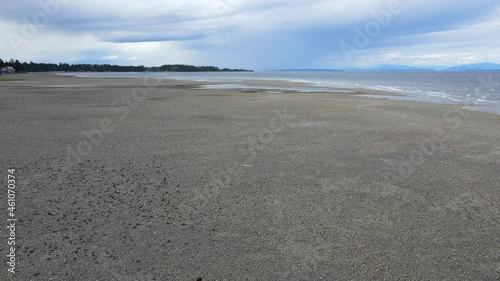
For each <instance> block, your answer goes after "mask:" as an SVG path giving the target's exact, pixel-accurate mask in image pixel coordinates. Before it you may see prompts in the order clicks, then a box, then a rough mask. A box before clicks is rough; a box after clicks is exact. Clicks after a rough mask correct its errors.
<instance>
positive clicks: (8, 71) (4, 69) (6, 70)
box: [0, 66, 16, 73]
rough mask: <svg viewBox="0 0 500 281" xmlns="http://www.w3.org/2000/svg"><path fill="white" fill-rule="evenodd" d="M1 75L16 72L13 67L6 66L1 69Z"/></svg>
mask: <svg viewBox="0 0 500 281" xmlns="http://www.w3.org/2000/svg"><path fill="white" fill-rule="evenodd" d="M0 72H1V73H15V72H16V70H15V69H14V68H13V67H12V66H5V67H2V68H1V69H0Z"/></svg>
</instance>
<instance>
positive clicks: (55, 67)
mask: <svg viewBox="0 0 500 281" xmlns="http://www.w3.org/2000/svg"><path fill="white" fill-rule="evenodd" d="M5 66H12V67H13V68H14V69H15V70H16V72H17V73H26V72H51V71H64V72H146V71H151V72H173V71H176V72H217V71H247V72H251V71H252V70H246V69H230V68H222V69H220V68H218V67H215V66H194V65H186V64H166V65H162V66H152V67H146V66H144V65H137V66H133V65H129V66H124V65H111V64H68V63H59V64H55V63H34V62H29V63H27V62H20V61H19V60H14V59H10V60H9V61H7V60H5V61H4V60H2V59H0V68H2V67H5Z"/></svg>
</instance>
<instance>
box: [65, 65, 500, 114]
mask: <svg viewBox="0 0 500 281" xmlns="http://www.w3.org/2000/svg"><path fill="white" fill-rule="evenodd" d="M65 75H74V76H79V77H92V78H146V77H155V78H165V79H181V80H195V81H205V82H219V83H223V84H222V85H219V86H215V87H216V88H245V86H241V85H238V86H237V85H234V83H238V84H241V83H243V84H244V82H245V81H249V80H285V81H292V82H304V83H310V84H312V85H313V87H310V86H307V87H306V86H304V87H293V88H289V90H296V91H302V92H314V91H318V89H317V88H316V87H318V88H323V89H324V90H326V91H328V92H342V90H339V89H343V90H347V91H345V92H348V90H353V89H359V88H364V89H376V90H385V91H389V92H395V93H399V94H402V95H403V96H402V97H391V96H383V97H382V98H389V99H398V100H414V101H422V102H432V103H447V104H461V105H464V107H465V108H467V109H471V110H480V111H486V112H492V113H497V114H500V72H194V73H185V72H183V73H181V72H161V73H113V72H106V73H93V72H80V73H65ZM231 83H233V84H231ZM212 87H213V86H212ZM246 88H250V89H252V88H255V86H246ZM268 88H269V89H268ZM287 89H288V88H286V87H284V88H279V87H266V89H265V90H272V91H278V90H287ZM371 97H373V98H375V97H378V98H380V96H371Z"/></svg>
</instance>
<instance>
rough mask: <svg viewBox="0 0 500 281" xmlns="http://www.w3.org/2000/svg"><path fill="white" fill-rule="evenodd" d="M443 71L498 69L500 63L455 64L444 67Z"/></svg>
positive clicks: (499, 69)
mask: <svg viewBox="0 0 500 281" xmlns="http://www.w3.org/2000/svg"><path fill="white" fill-rule="evenodd" d="M445 71H500V64H495V63H487V62H486V63H474V64H466V65H462V66H455V67H450V68H448V69H445Z"/></svg>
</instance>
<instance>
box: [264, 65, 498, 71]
mask: <svg viewBox="0 0 500 281" xmlns="http://www.w3.org/2000/svg"><path fill="white" fill-rule="evenodd" d="M269 71H278V72H429V71H455V72H458V71H500V64H495V63H474V64H466V65H461V66H454V67H444V66H434V67H427V68H423V67H415V66H410V65H398V64H384V65H379V66H376V67H372V68H346V69H342V70H339V69H276V70H269Z"/></svg>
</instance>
